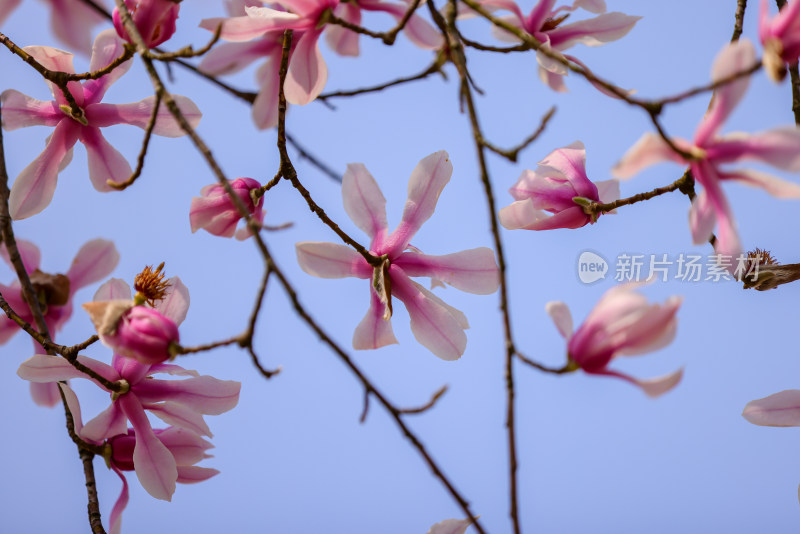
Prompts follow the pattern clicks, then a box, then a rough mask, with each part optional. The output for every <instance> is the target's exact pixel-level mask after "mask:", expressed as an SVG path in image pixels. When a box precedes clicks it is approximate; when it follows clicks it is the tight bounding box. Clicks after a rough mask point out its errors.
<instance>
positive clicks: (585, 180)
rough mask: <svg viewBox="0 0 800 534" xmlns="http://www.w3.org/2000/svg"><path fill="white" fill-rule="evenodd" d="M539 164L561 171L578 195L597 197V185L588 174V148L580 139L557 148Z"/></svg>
mask: <svg viewBox="0 0 800 534" xmlns="http://www.w3.org/2000/svg"><path fill="white" fill-rule="evenodd" d="M539 165H542V166H546V167H552V168H554V169H556V170H557V171H559V172H561V173H562V174H563V175H564V176H565V177H566V178H567V179H568V180H569V182H570V184H571V185H572V186H573V187H574V188H575V192H576V193H577V194H578V196H582V197H586V198H592V199H593V198H595V195H596V194H597V187H596V186H595V185H594V184H593V183H592V182H591V181H590V180H589V177H588V176H586V148H585V147H584V146H583V143H582V142H580V141H575V142H574V143H572V144H570V145H567V146H565V147H563V148H557V149H556V150H553V151H552V152H550V154H548V155H547V156H546V157H545V158H544V159H543V160H542V161H540V162H539Z"/></svg>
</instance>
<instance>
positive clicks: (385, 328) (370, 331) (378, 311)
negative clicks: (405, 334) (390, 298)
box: [353, 286, 397, 350]
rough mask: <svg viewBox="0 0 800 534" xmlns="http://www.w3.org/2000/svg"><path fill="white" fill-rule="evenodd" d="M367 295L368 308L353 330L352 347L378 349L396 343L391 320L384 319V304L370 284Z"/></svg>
mask: <svg viewBox="0 0 800 534" xmlns="http://www.w3.org/2000/svg"><path fill="white" fill-rule="evenodd" d="M369 295H370V301H369V310H367V314H366V315H365V316H364V318H363V319H362V320H361V322H360V323H358V326H357V327H356V330H355V332H353V348H354V349H356V350H369V349H378V348H381V347H385V346H386V345H394V344H396V343H397V338H395V337H394V332H393V331H392V322H391V320H387V319H384V317H385V315H386V304H385V303H384V302H383V301H381V299H380V297H379V296H378V294H377V293H376V292H375V290H374V289H373V288H372V286H370V291H369Z"/></svg>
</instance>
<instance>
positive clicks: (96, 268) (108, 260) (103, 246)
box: [67, 239, 119, 300]
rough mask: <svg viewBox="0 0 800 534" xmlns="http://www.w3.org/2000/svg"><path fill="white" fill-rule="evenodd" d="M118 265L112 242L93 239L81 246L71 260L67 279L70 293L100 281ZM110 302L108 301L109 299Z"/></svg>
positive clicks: (117, 253) (117, 257) (117, 255)
mask: <svg viewBox="0 0 800 534" xmlns="http://www.w3.org/2000/svg"><path fill="white" fill-rule="evenodd" d="M118 263H119V252H117V248H116V247H115V246H114V243H113V242H112V241H108V240H106V239H93V240H91V241H89V242H88V243H86V244H85V245H83V246H82V247H81V248H80V250H79V251H78V253H77V254H76V255H75V259H74V260H72V265H70V268H69V271H67V278H69V284H70V292H72V293H75V291H77V290H78V289H80V288H82V287H85V286H88V285H89V284H93V283H94V282H97V281H100V280H102V279H103V278H105V277H106V276H108V275H109V274H111V271H113V270H114V268H115V267H116V266H117V264H118ZM109 300H110V299H109Z"/></svg>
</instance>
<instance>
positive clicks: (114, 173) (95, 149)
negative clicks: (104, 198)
mask: <svg viewBox="0 0 800 534" xmlns="http://www.w3.org/2000/svg"><path fill="white" fill-rule="evenodd" d="M80 139H81V142H82V143H83V146H85V147H86V155H87V156H88V161H89V179H90V180H91V181H92V185H93V186H94V188H95V189H96V190H98V191H101V192H107V191H112V190H113V188H112V187H111V186H110V185H108V183H107V181H108V180H111V181H112V182H124V181H126V180H128V178H130V176H131V174H132V172H133V171H132V170H131V166H130V164H129V163H128V160H126V159H125V156H123V155H122V154H120V153H119V152H118V151H117V149H116V148H114V147H113V146H111V145H110V144H109V142H108V141H106V138H105V137H103V134H102V133H100V128H89V127H87V128H83V129H82V130H81V138H80Z"/></svg>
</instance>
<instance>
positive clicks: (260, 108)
mask: <svg viewBox="0 0 800 534" xmlns="http://www.w3.org/2000/svg"><path fill="white" fill-rule="evenodd" d="M279 53H280V51H279ZM276 65H280V58H278V59H277V61H276V58H274V57H273V58H272V59H271V60H270V61H267V62H266V63H264V64H263V65H261V66H260V67H259V68H258V70H257V71H256V83H258V86H259V87H260V89H259V91H258V95H256V99H255V101H254V102H253V109H252V110H251V114H252V117H253V122H254V123H255V125H256V127H258V128H259V129H260V130H265V129H267V128H274V127H275V126H277V125H278V119H279V118H280V113H279V110H278V98H279V96H280V88H281V80H280V76H279V75H278V71H277V70H276V69H277V67H276Z"/></svg>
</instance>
